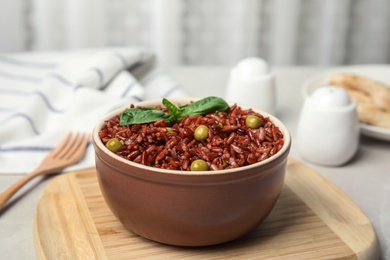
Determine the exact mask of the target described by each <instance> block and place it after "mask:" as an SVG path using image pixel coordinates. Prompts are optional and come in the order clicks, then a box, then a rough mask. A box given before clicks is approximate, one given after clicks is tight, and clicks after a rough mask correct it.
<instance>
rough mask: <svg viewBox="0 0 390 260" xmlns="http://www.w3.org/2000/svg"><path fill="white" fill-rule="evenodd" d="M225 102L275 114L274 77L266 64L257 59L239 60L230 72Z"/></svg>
mask: <svg viewBox="0 0 390 260" xmlns="http://www.w3.org/2000/svg"><path fill="white" fill-rule="evenodd" d="M225 98H226V100H228V101H230V102H234V103H239V104H242V105H248V106H250V107H253V108H257V109H260V110H263V111H265V112H268V113H270V114H275V112H276V89H275V76H274V74H273V73H272V72H271V71H270V68H269V66H268V64H267V62H266V61H265V60H263V59H261V58H258V57H249V58H245V59H243V60H241V61H240V62H238V63H237V65H236V66H235V67H234V68H233V69H232V70H231V71H230V75H229V81H228V85H227V89H226V95H225Z"/></svg>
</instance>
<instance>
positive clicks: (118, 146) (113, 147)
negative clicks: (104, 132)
mask: <svg viewBox="0 0 390 260" xmlns="http://www.w3.org/2000/svg"><path fill="white" fill-rule="evenodd" d="M121 141H122V140H121ZM121 141H119V140H118V139H117V138H112V139H110V140H109V141H108V142H107V143H106V147H107V148H108V150H110V151H111V152H113V153H116V152H119V151H120V150H122V147H123V141H122V142H121Z"/></svg>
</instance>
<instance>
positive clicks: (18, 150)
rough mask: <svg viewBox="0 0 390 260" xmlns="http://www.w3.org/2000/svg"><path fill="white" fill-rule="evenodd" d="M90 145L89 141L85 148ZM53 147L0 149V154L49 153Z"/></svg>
mask: <svg viewBox="0 0 390 260" xmlns="http://www.w3.org/2000/svg"><path fill="white" fill-rule="evenodd" d="M90 145H92V142H91V141H88V143H87V147H89V146H90ZM54 148H55V147H50V146H13V147H7V148H3V147H0V153H9V152H50V151H51V150H53V149H54Z"/></svg>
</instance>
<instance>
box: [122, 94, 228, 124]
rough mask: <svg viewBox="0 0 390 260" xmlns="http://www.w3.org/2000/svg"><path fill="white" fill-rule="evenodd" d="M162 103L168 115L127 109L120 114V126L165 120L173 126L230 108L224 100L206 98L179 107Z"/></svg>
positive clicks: (163, 101) (156, 110)
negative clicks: (189, 118) (191, 118)
mask: <svg viewBox="0 0 390 260" xmlns="http://www.w3.org/2000/svg"><path fill="white" fill-rule="evenodd" d="M162 103H163V105H164V106H165V107H167V108H168V109H169V113H165V112H163V111H161V110H159V109H154V108H127V109H125V111H123V112H122V114H121V117H120V125H134V124H146V123H152V122H156V121H158V120H165V121H166V122H167V123H168V124H174V123H176V122H177V121H180V120H181V119H183V118H184V117H188V116H198V115H206V114H208V113H214V112H220V111H224V110H227V109H229V107H230V106H229V105H228V104H227V103H226V101H225V100H223V99H222V98H219V97H206V98H203V99H201V100H198V101H196V102H194V103H190V104H187V105H184V106H179V107H177V106H175V105H174V104H172V103H171V102H170V101H169V100H168V99H165V98H164V99H163V100H162Z"/></svg>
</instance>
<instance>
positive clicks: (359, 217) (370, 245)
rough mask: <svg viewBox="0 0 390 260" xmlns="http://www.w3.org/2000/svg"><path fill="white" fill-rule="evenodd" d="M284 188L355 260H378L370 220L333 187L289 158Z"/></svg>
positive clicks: (308, 168) (375, 240)
mask: <svg viewBox="0 0 390 260" xmlns="http://www.w3.org/2000/svg"><path fill="white" fill-rule="evenodd" d="M315 184H316V185H315ZM285 185H287V186H288V187H289V188H290V189H291V190H292V191H293V192H294V193H295V194H296V195H297V196H298V197H299V198H300V199H301V200H302V201H303V202H304V203H305V204H306V205H307V206H308V207H309V208H310V209H311V210H313V211H314V212H315V213H316V214H317V215H318V216H319V217H320V218H321V220H322V221H324V223H326V224H327V225H328V226H329V227H330V228H331V229H332V231H333V232H335V233H336V234H337V235H338V236H339V237H340V238H341V239H342V240H343V241H344V243H346V244H347V245H348V246H349V247H350V248H351V250H352V251H353V252H355V254H356V258H357V259H359V260H366V259H367V260H372V259H379V257H380V247H379V240H378V238H377V236H376V233H375V230H374V228H373V227H372V225H371V222H370V220H369V219H368V218H367V216H366V215H365V214H364V213H363V211H362V210H361V209H360V208H359V207H358V206H357V205H356V204H355V202H353V201H352V200H351V199H350V198H349V197H348V196H347V195H346V194H344V193H343V192H342V191H341V190H340V189H338V188H337V187H336V186H335V185H334V184H332V183H331V182H329V181H328V180H327V179H325V178H324V177H322V176H321V175H319V174H318V173H317V172H315V171H314V170H313V169H311V168H310V167H309V166H307V165H305V164H304V163H301V162H299V161H298V160H295V159H293V158H289V159H288V166H287V174H286V179H285ZM318 201H321V203H318ZM332 205H339V206H338V207H337V208H333V207H332Z"/></svg>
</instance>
